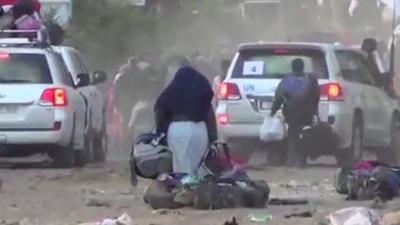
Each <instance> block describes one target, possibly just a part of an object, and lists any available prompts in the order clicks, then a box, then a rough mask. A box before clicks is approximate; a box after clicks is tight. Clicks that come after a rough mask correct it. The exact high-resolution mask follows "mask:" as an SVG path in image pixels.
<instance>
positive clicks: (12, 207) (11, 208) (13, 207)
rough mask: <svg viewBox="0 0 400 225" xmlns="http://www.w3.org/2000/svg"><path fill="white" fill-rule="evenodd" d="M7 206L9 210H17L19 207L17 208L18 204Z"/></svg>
mask: <svg viewBox="0 0 400 225" xmlns="http://www.w3.org/2000/svg"><path fill="white" fill-rule="evenodd" d="M8 208H9V209H10V210H12V211H19V209H18V205H17V204H15V203H14V204H10V205H9V206H8Z"/></svg>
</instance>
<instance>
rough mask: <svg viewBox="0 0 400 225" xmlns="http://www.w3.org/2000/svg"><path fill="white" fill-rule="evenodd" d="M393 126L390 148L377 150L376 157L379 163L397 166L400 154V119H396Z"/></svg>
mask: <svg viewBox="0 0 400 225" xmlns="http://www.w3.org/2000/svg"><path fill="white" fill-rule="evenodd" d="M391 125H392V126H391V137H390V146H388V147H386V148H383V149H379V150H377V152H376V157H377V159H378V161H379V162H382V163H385V164H387V165H390V166H397V165H398V162H399V153H400V118H398V117H397V116H396V117H394V118H393V120H392V123H391Z"/></svg>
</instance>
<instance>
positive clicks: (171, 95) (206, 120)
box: [154, 66, 217, 176]
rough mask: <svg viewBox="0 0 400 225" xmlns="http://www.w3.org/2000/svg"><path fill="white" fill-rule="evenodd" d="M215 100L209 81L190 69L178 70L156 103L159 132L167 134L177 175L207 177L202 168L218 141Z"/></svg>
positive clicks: (155, 109) (155, 110)
mask: <svg viewBox="0 0 400 225" xmlns="http://www.w3.org/2000/svg"><path fill="white" fill-rule="evenodd" d="M212 98H213V91H212V88H211V85H210V84H209V83H208V81H207V79H206V78H205V77H204V76H203V75H202V74H200V73H199V72H197V71H196V70H195V69H193V68H192V67H188V66H186V67H182V68H180V69H179V70H178V72H177V73H176V75H175V77H174V78H173V80H172V81H171V83H170V84H169V85H168V86H167V88H166V89H165V90H164V91H163V92H162V93H161V95H160V96H159V97H158V99H157V101H156V103H155V106H154V112H155V118H156V126H157V132H158V133H166V134H167V142H168V146H169V148H170V149H171V151H172V154H173V170H174V172H176V173H186V174H189V175H198V176H204V175H206V174H200V172H199V171H198V168H199V164H200V162H201V160H202V158H203V156H204V154H205V152H206V151H207V149H208V146H209V143H210V142H214V141H216V140H217V131H216V120H215V115H214V111H213V108H212V105H211V101H212Z"/></svg>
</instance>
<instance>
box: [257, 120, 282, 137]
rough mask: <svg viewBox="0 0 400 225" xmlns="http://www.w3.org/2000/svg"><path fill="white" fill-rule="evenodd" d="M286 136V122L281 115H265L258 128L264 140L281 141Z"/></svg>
mask: <svg viewBox="0 0 400 225" xmlns="http://www.w3.org/2000/svg"><path fill="white" fill-rule="evenodd" d="M285 137H286V124H285V121H284V119H283V118H282V117H266V118H265V119H264V122H263V124H262V126H261V129H260V139H261V140H262V141H264V142H274V141H281V140H283V139H285Z"/></svg>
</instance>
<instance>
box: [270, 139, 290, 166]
mask: <svg viewBox="0 0 400 225" xmlns="http://www.w3.org/2000/svg"><path fill="white" fill-rule="evenodd" d="M286 160H287V148H286V143H285V142H278V143H274V144H271V148H270V149H268V161H267V162H268V165H269V166H283V165H284V164H285V163H286Z"/></svg>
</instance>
